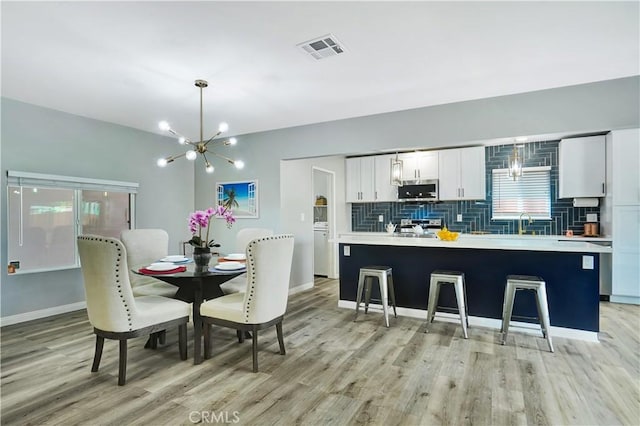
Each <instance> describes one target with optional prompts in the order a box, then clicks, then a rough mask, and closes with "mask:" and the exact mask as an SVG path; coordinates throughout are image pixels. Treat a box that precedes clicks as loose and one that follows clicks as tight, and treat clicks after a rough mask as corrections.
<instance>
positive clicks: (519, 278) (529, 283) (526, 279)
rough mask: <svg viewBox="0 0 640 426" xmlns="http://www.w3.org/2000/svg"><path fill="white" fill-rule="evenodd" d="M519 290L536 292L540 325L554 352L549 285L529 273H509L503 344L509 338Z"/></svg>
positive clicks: (505, 300)
mask: <svg viewBox="0 0 640 426" xmlns="http://www.w3.org/2000/svg"><path fill="white" fill-rule="evenodd" d="M517 290H532V291H534V292H535V293H536V305H537V306H538V318H539V321H540V327H541V328H542V336H543V337H544V338H545V339H547V343H548V344H549V350H550V351H551V352H553V344H552V343H551V335H550V334H549V331H550V329H551V322H550V320H549V305H548V303H547V287H546V284H545V282H544V280H543V279H542V278H540V277H533V276H529V275H508V276H507V286H506V288H505V290H504V304H503V307H502V327H501V329H500V332H501V333H502V344H503V345H504V344H505V342H506V340H507V332H508V331H509V321H510V320H511V314H512V313H513V300H514V299H515V297H516V291H517Z"/></svg>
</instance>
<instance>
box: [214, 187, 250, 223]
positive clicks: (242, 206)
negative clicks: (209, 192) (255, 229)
mask: <svg viewBox="0 0 640 426" xmlns="http://www.w3.org/2000/svg"><path fill="white" fill-rule="evenodd" d="M216 197H217V202H218V205H219V206H224V207H226V208H228V209H231V211H233V215H234V216H235V217H236V218H257V217H258V181H257V180H249V181H243V182H217V183H216Z"/></svg>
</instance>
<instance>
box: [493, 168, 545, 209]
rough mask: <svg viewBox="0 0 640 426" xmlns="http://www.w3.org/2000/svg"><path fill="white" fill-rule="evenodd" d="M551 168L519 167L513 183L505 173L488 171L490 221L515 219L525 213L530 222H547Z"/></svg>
mask: <svg viewBox="0 0 640 426" xmlns="http://www.w3.org/2000/svg"><path fill="white" fill-rule="evenodd" d="M550 174H551V167H550V166H542V167H523V169H522V176H521V177H520V178H519V179H517V180H514V179H513V178H512V177H510V176H509V169H493V170H492V183H491V187H492V196H491V200H492V201H491V219H493V220H502V219H519V218H520V215H521V214H522V213H528V214H529V215H530V216H531V218H532V219H538V220H550V219H551V177H550Z"/></svg>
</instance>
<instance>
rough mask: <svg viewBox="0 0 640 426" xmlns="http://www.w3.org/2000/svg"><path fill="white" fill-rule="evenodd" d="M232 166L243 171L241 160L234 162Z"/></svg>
mask: <svg viewBox="0 0 640 426" xmlns="http://www.w3.org/2000/svg"><path fill="white" fill-rule="evenodd" d="M233 165H234V166H236V169H238V170H242V169H244V161H242V160H236V161H234V162H233Z"/></svg>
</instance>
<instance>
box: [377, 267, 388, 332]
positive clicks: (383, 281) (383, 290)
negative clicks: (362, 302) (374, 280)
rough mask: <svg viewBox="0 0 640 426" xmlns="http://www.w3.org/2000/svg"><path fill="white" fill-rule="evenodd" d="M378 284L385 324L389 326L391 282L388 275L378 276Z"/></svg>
mask: <svg viewBox="0 0 640 426" xmlns="http://www.w3.org/2000/svg"><path fill="white" fill-rule="evenodd" d="M378 284H379V287H380V298H381V299H382V300H381V302H382V312H383V313H384V325H385V326H386V327H387V328H388V327H389V283H388V282H387V277H386V276H385V277H384V278H380V277H378Z"/></svg>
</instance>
